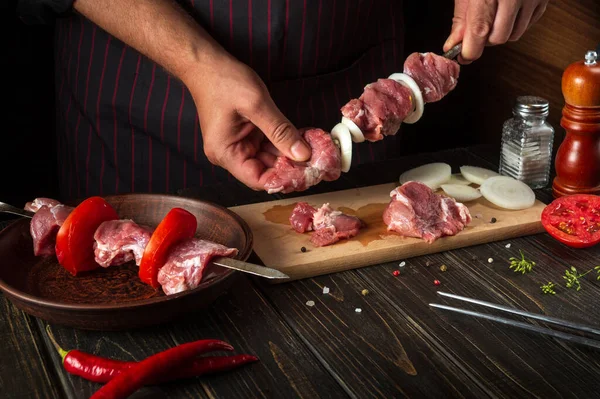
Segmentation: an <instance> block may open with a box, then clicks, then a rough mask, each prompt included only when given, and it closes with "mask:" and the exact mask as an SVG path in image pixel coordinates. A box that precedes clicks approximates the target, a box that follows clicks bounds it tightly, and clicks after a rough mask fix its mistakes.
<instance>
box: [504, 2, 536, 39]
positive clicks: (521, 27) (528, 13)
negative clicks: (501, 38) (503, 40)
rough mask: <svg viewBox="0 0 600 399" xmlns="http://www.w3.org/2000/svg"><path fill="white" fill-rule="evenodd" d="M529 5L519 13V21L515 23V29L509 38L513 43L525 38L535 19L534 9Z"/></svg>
mask: <svg viewBox="0 0 600 399" xmlns="http://www.w3.org/2000/svg"><path fill="white" fill-rule="evenodd" d="M528 4H529V3H527V4H526V5H525V6H523V8H521V10H520V11H519V15H517V20H516V21H515V27H514V28H513V31H512V33H511V35H510V37H509V38H508V40H510V41H511V42H515V41H517V40H519V39H520V38H521V36H523V33H525V31H526V30H527V28H529V25H530V22H531V17H533V11H534V8H533V7H531V6H529V7H528V6H527V5H528Z"/></svg>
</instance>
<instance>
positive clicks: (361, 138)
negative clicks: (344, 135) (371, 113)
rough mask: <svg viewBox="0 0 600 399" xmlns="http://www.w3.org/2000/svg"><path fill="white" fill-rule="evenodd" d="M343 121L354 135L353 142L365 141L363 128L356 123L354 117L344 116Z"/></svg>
mask: <svg viewBox="0 0 600 399" xmlns="http://www.w3.org/2000/svg"><path fill="white" fill-rule="evenodd" d="M342 123H343V124H344V125H346V127H347V128H348V130H349V131H350V135H351V136H352V141H353V142H355V143H362V142H363V141H365V136H364V134H363V132H362V130H360V128H359V127H358V126H356V123H354V122H353V121H352V119H348V118H346V117H345V116H342Z"/></svg>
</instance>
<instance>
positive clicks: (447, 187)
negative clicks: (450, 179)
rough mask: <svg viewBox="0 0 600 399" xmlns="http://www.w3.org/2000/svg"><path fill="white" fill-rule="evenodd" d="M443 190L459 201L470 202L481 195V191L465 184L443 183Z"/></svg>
mask: <svg viewBox="0 0 600 399" xmlns="http://www.w3.org/2000/svg"><path fill="white" fill-rule="evenodd" d="M442 190H444V192H445V193H446V194H448V195H449V196H450V197H452V198H454V199H455V200H457V201H458V202H468V201H473V200H476V199H477V198H479V197H481V192H480V191H479V190H477V189H476V188H473V187H471V186H465V185H463V184H442Z"/></svg>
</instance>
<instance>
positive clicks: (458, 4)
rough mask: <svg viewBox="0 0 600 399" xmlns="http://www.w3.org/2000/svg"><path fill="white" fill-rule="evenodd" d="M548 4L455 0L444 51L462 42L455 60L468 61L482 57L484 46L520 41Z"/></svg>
mask: <svg viewBox="0 0 600 399" xmlns="http://www.w3.org/2000/svg"><path fill="white" fill-rule="evenodd" d="M547 5H548V0H455V2H454V18H453V19H452V32H451V33H450V36H449V37H448V40H446V43H445V44H444V48H443V50H444V51H448V50H450V49H451V48H452V47H454V46H455V45H457V44H458V43H460V42H462V43H463V47H462V52H461V54H460V55H459V57H458V61H459V62H460V63H461V64H469V63H471V62H473V61H475V60H477V59H478V58H479V57H481V54H482V53H483V49H484V47H485V46H486V45H487V46H494V45H498V44H504V43H506V42H507V41H516V40H519V39H520V38H521V36H523V33H525V31H526V30H527V29H529V27H531V25H533V24H534V23H536V22H537V21H538V20H539V19H540V18H541V17H542V15H543V14H544V12H545V11H546V6H547Z"/></svg>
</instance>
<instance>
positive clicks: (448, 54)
mask: <svg viewBox="0 0 600 399" xmlns="http://www.w3.org/2000/svg"><path fill="white" fill-rule="evenodd" d="M461 51H462V43H458V44H457V45H456V46H454V47H452V48H451V49H450V50H448V51H446V52H445V53H444V54H442V57H445V58H448V59H450V60H452V59H454V58H456V56H458V55H459V54H460V53H461Z"/></svg>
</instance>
